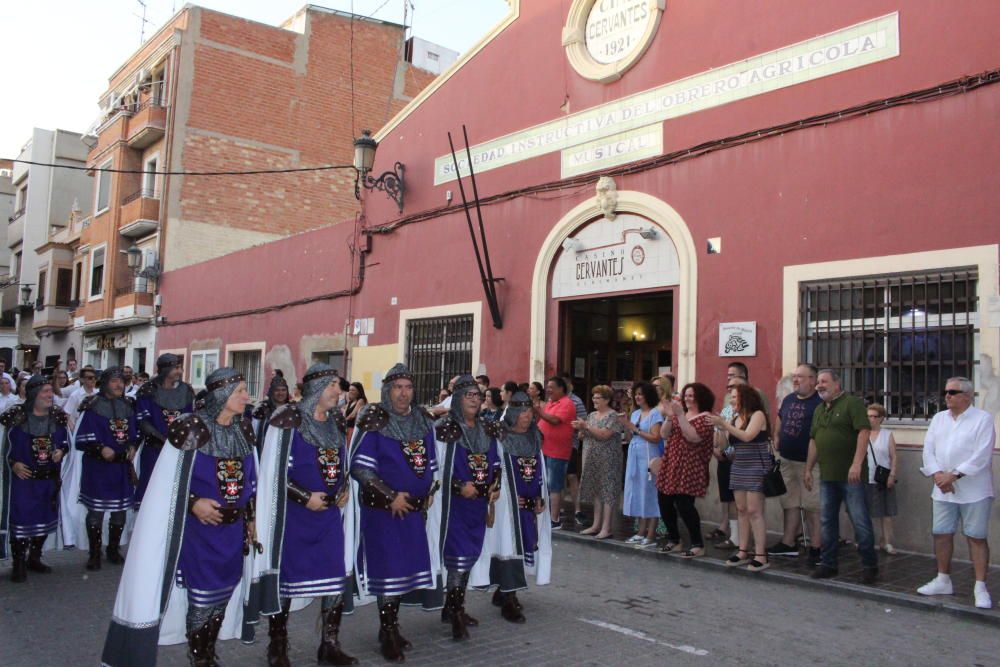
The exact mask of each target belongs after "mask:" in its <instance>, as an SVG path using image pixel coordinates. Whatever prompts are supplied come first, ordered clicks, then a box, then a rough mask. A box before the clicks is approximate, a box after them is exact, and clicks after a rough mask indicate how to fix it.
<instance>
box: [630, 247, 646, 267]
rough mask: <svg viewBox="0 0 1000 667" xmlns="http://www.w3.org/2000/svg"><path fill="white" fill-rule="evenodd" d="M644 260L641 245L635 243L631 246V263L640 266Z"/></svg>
mask: <svg viewBox="0 0 1000 667" xmlns="http://www.w3.org/2000/svg"><path fill="white" fill-rule="evenodd" d="M645 261H646V251H645V250H643V249H642V246H641V245H637V246H635V247H634V248H632V263H633V264H635V265H636V266H642V263H643V262H645Z"/></svg>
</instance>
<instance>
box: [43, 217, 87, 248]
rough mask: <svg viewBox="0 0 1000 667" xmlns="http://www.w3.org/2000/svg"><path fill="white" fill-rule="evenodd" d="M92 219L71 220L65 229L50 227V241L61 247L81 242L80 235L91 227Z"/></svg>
mask: <svg viewBox="0 0 1000 667" xmlns="http://www.w3.org/2000/svg"><path fill="white" fill-rule="evenodd" d="M90 220H91V218H90V217H89V216H88V217H86V218H81V219H79V220H70V222H69V224H67V225H65V226H63V227H56V226H52V227H49V241H50V242H52V243H56V244H60V245H69V244H71V243H75V242H76V241H79V240H80V234H82V233H83V230H84V229H86V228H87V227H89V226H90Z"/></svg>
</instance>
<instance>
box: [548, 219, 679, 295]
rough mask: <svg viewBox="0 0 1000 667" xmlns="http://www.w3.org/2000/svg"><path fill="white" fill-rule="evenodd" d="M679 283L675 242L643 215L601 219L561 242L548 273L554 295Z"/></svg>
mask: <svg viewBox="0 0 1000 667" xmlns="http://www.w3.org/2000/svg"><path fill="white" fill-rule="evenodd" d="M679 282H680V264H679V261H678V259H677V249H676V248H675V247H674V244H673V241H671V240H670V237H669V236H667V235H666V233H664V231H663V230H662V229H660V228H659V227H657V226H656V225H654V224H653V223H652V222H650V221H649V220H647V219H646V218H641V217H639V216H637V215H632V214H629V213H622V214H619V215H618V216H616V217H615V219H614V220H607V219H605V218H602V219H600V220H596V221H594V222H592V223H590V224H589V225H587V226H586V227H583V228H582V229H580V230H578V231H577V232H576V233H575V234H574V235H573V236H571V237H569V238H567V239H566V240H565V241H564V242H563V249H562V252H561V253H560V255H559V259H557V260H556V265H555V269H554V270H553V272H552V297H553V298H555V299H558V298H561V297H567V296H582V295H587V294H605V293H610V292H623V291H631V290H641V289H650V288H654V287H670V286H672V285H676V284H678V283H679Z"/></svg>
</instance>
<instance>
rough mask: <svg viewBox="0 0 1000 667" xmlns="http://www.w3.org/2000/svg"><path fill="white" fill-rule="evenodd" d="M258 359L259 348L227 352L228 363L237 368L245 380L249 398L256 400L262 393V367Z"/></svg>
mask: <svg viewBox="0 0 1000 667" xmlns="http://www.w3.org/2000/svg"><path fill="white" fill-rule="evenodd" d="M260 361H261V359H260V350H240V351H238V352H230V353H229V365H230V366H232V367H233V368H235V369H236V370H238V371H239V372H240V374H241V375H242V376H243V378H244V379H245V380H246V382H247V393H248V394H250V400H257V399H258V398H260V397H261V395H262V393H261V390H262V386H261V379H262V377H261V376H262V375H263V368H262V364H261V363H260Z"/></svg>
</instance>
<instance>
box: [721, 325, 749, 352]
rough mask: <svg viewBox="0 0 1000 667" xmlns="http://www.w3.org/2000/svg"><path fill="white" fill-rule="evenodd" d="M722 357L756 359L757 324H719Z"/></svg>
mask: <svg viewBox="0 0 1000 667" xmlns="http://www.w3.org/2000/svg"><path fill="white" fill-rule="evenodd" d="M719 356H720V357H756V356H757V323H756V322H721V323H720V324H719Z"/></svg>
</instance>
